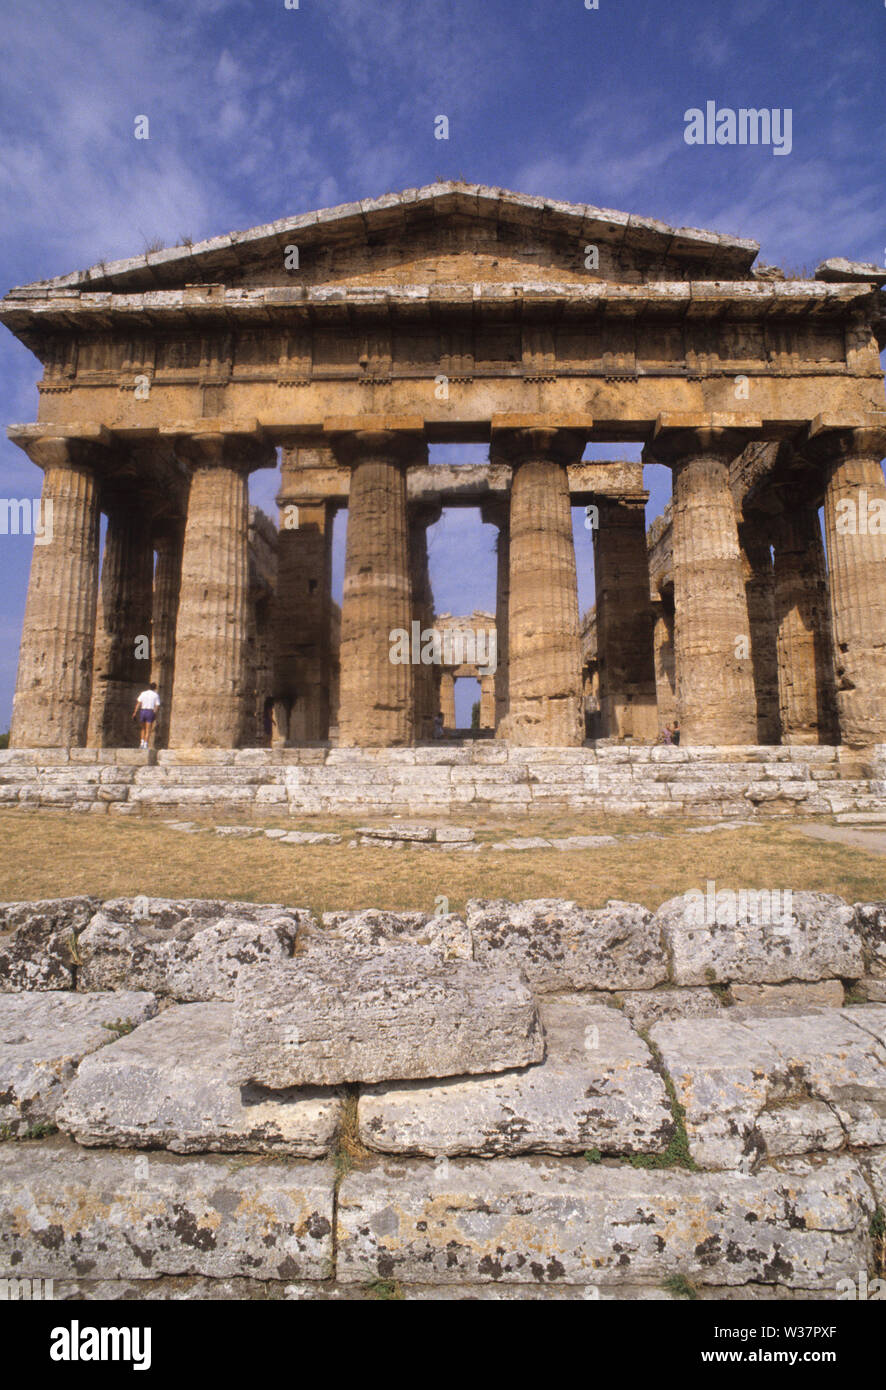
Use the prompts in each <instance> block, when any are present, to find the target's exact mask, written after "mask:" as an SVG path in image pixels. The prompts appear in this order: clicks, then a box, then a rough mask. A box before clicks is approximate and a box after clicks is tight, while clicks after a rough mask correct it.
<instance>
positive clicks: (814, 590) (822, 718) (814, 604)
mask: <svg viewBox="0 0 886 1390" xmlns="http://www.w3.org/2000/svg"><path fill="white" fill-rule="evenodd" d="M774 534H775V546H774V549H775V618H776V622H777V625H778V701H779V714H780V721H781V737H782V742H783V743H799V744H813V743H833V742H834V741H835V738H836V692H835V689H834V664H833V663H834V656H833V647H832V643H831V616H830V609H829V601H828V585H827V576H826V573H825V563H824V545H823V542H822V537H821V527H820V526H819V522H818V509H817V508H816V507H814V506H811V505H806V506H803V505H800V506H797V507H794V508H791V509H790V510H789V511H785V512H783V513H782V514H781V515H780V516H779V517H778V519H777V522H776V525H775V533H774Z"/></svg>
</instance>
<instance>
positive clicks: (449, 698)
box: [440, 671, 455, 729]
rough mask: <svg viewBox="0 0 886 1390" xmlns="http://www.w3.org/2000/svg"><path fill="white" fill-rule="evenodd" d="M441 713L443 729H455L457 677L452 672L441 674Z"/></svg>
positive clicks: (442, 672)
mask: <svg viewBox="0 0 886 1390" xmlns="http://www.w3.org/2000/svg"><path fill="white" fill-rule="evenodd" d="M440 713H441V714H442V715H443V728H444V729H454V728H455V676H454V675H453V674H452V672H451V671H441V672H440Z"/></svg>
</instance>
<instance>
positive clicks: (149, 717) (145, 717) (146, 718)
mask: <svg viewBox="0 0 886 1390" xmlns="http://www.w3.org/2000/svg"><path fill="white" fill-rule="evenodd" d="M138 713H139V718H140V719H141V721H142V723H143V724H153V722H154V720H155V719H156V717H157V711H156V710H155V709H140V710H139V712H138Z"/></svg>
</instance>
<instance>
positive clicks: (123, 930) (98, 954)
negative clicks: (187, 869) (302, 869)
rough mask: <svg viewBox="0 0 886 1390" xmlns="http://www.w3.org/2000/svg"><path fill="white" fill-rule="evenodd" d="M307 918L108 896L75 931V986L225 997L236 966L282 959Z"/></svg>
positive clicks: (274, 909) (293, 912)
mask: <svg viewBox="0 0 886 1390" xmlns="http://www.w3.org/2000/svg"><path fill="white" fill-rule="evenodd" d="M312 920H313V919H312V918H311V917H310V914H309V913H307V912H306V911H305V910H304V909H302V908H287V907H282V906H279V905H276V906H275V905H272V906H261V907H259V906H256V905H255V904H253V903H237V902H217V901H212V900H205V899H190V900H189V899H187V898H185V899H182V900H180V901H177V900H172V899H164V898H143V899H138V898H134V899H126V898H118V899H114V900H112V901H110V902H107V903H105V905H104V908H103V909H102V911H101V912H99V913H97V914H96V915H95V917H93V919H92V921H91V923H90V924H89V927H88V928H87V929H86V931H84V932H83V933H82V934H81V936H80V939H79V952H80V957H81V961H82V964H81V967H80V971H79V973H78V977H77V988H78V989H81V990H94V989H122V988H124V987H125V986H127V985H130V986H131V985H132V984H138V986H139V988H144V989H152V990H153V991H154V992H155V993H157V994H159V995H162V996H164V997H169V998H172V999H176V1000H179V1001H180V1002H183V1003H186V1002H194V1001H197V1000H208V999H231V998H233V990H234V983H235V981H236V979H237V976H238V974H239V973H240V971H241V969H243V968H247V969H251V968H252V967H253V966H255V965H258V964H265V963H268V962H280V963H282V962H283V961H285V960H288V959H289V957H290V956H291V955H292V950H293V946H294V944H295V940H296V936H297V933H298V930H299V928H300V927H307V926H309V925H310V923H311V921H312Z"/></svg>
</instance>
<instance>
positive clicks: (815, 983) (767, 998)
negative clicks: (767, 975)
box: [729, 980, 845, 1018]
mask: <svg viewBox="0 0 886 1390" xmlns="http://www.w3.org/2000/svg"><path fill="white" fill-rule="evenodd" d="M729 993H730V994H731V996H732V999H733V1001H734V1003H735V1004H736V1005H738V1006H740V1007H739V1008H738V1009H733V1010H732V1012H731V1014H730V1017H732V1018H737V1017H741V1015H742V1013H743V1012H744V1008H743V1007H741V1006H745V1007H747V1009H748V1010H749V1011H752V1012H753V1014H754V1015H755V1016H756V1015H757V1014H758V1013H759V1012H760V1010H761V1009H765V1010H766V1012H767V1013H788V1014H803V1013H808V1012H809V1011H810V1010H811V1009H812V1008H817V1007H822V1008H829V1009H841V1008H842V1007H843V1002H844V998H845V991H844V989H843V982H842V981H841V980H812V981H809V982H808V983H806V982H801V981H794V982H793V983H792V984H786V985H738V984H733V985H731V986H730V989H729Z"/></svg>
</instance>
